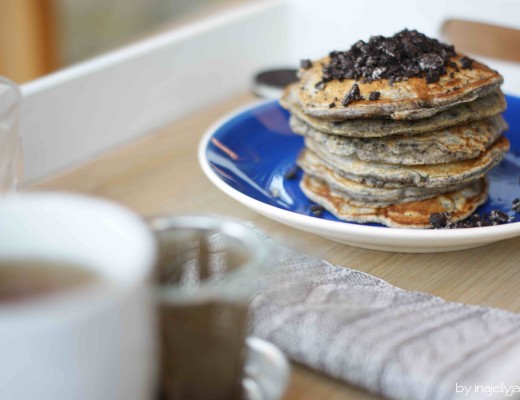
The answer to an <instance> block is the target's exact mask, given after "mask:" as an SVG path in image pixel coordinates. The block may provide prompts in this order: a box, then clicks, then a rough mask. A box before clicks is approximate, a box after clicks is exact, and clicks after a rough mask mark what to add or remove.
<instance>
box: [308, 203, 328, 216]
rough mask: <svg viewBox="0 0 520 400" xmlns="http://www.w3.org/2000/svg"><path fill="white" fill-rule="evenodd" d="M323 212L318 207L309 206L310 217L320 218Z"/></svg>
mask: <svg viewBox="0 0 520 400" xmlns="http://www.w3.org/2000/svg"><path fill="white" fill-rule="evenodd" d="M324 211H325V208H324V207H322V206H320V205H317V204H313V205H312V206H311V212H312V215H314V216H315V217H321V216H322V215H323V212H324Z"/></svg>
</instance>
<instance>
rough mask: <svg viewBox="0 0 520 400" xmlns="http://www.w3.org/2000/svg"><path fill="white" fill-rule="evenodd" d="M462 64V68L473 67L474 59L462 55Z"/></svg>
mask: <svg viewBox="0 0 520 400" xmlns="http://www.w3.org/2000/svg"><path fill="white" fill-rule="evenodd" d="M460 66H461V67H462V69H472V68H473V60H472V59H471V58H469V57H462V58H461V59H460Z"/></svg>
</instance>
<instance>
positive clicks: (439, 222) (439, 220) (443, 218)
mask: <svg viewBox="0 0 520 400" xmlns="http://www.w3.org/2000/svg"><path fill="white" fill-rule="evenodd" d="M450 217H451V215H450V214H449V213H447V212H437V213H431V214H430V224H431V226H433V227H434V228H435V229H443V228H446V226H447V225H448V222H449V219H450Z"/></svg>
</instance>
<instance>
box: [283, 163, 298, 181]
mask: <svg viewBox="0 0 520 400" xmlns="http://www.w3.org/2000/svg"><path fill="white" fill-rule="evenodd" d="M299 171H300V167H298V166H297V165H295V166H294V167H292V168H291V169H289V170H288V171H287V172H286V173H285V179H288V180H294V179H296V178H298V172H299Z"/></svg>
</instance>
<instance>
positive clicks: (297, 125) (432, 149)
mask: <svg viewBox="0 0 520 400" xmlns="http://www.w3.org/2000/svg"><path fill="white" fill-rule="evenodd" d="M290 126H291V129H292V130H293V131H294V132H296V133H299V134H301V135H304V136H306V137H308V138H311V139H312V140H313V141H315V142H316V143H319V145H320V146H321V148H323V151H327V152H329V153H331V154H335V155H338V156H355V157H357V158H359V159H360V160H363V161H377V162H384V163H390V164H405V165H425V164H441V163H450V162H454V161H462V160H469V159H472V158H475V157H478V156H479V154H481V153H482V152H483V151H485V150H486V149H487V148H489V146H491V145H492V144H493V143H494V142H495V141H496V140H497V139H498V138H499V137H500V135H501V133H502V132H504V131H505V130H506V129H507V123H506V122H505V120H504V118H502V116H501V115H495V116H494V117H490V118H486V119H483V120H480V121H473V122H470V123H467V124H463V125H456V126H451V127H448V128H444V129H440V130H436V131H432V132H428V133H423V134H421V135H411V136H410V135H406V136H403V135H394V136H389V137H383V138H368V139H365V138H349V137H345V136H336V135H327V134H324V133H321V132H319V131H317V130H316V129H314V128H312V127H311V126H310V125H307V124H306V123H305V122H303V121H301V120H299V119H298V118H297V117H295V116H292V117H291V119H290Z"/></svg>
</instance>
